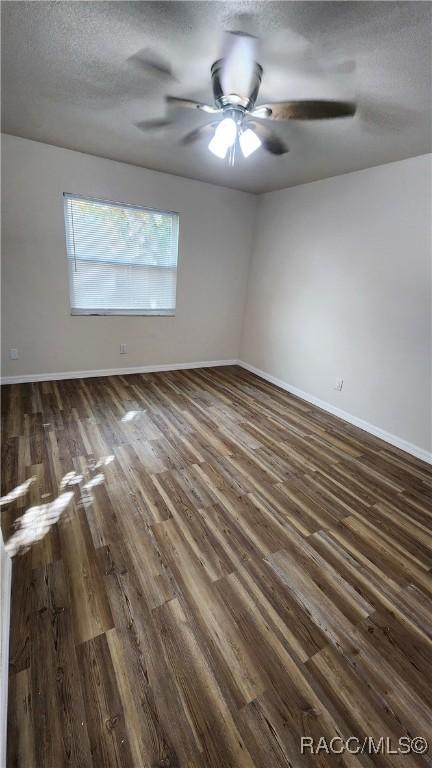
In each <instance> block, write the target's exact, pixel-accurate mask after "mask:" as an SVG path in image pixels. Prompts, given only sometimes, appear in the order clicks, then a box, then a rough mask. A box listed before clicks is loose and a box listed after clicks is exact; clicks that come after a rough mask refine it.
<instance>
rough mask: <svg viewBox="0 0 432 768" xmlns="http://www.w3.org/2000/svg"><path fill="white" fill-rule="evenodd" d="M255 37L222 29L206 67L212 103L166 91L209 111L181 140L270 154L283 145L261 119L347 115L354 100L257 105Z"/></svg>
mask: <svg viewBox="0 0 432 768" xmlns="http://www.w3.org/2000/svg"><path fill="white" fill-rule="evenodd" d="M257 44H258V39H257V38H256V37H255V36H253V35H249V34H246V33H244V32H227V33H225V42H224V47H223V51H222V56H221V58H220V59H218V60H217V61H215V63H214V64H213V65H212V67H211V79H212V87H213V97H214V104H213V105H210V104H205V103H202V102H197V101H192V100H191V99H183V98H178V97H176V96H166V97H165V98H166V103H167V105H168V107H169V108H171V109H172V108H185V109H194V110H199V111H200V112H205V113H207V114H209V115H212V117H213V119H212V120H211V122H209V123H206V124H205V125H201V126H199V127H198V128H195V129H194V130H193V131H190V133H188V134H186V136H184V137H183V139H182V140H181V142H182V144H191V143H193V142H195V141H198V140H201V139H209V140H210V141H209V144H208V148H209V150H210V152H212V153H213V154H214V155H216V156H217V157H219V158H221V159H225V158H226V156H227V155H228V157H229V159H230V162H231V163H233V162H234V157H235V152H236V147H237V145H239V146H240V150H241V152H242V154H243V156H244V157H245V158H247V157H249V156H250V155H251V154H252V153H253V152H255V151H256V150H257V149H258V148H259V147H261V146H262V147H263V149H265V150H267V152H270V153H271V154H272V155H283V154H285V153H286V152H288V151H289V149H288V146H287V145H286V144H285V142H284V141H282V140H281V139H280V138H279V137H278V136H277V134H276V133H275V132H274V131H272V129H271V128H269V126H268V125H266V124H265V123H264V122H262V121H263V120H282V121H286V120H323V119H328V118H335V117H351V116H352V115H354V113H355V111H356V105H355V103H353V102H350V101H333V100H310V99H308V100H296V101H278V102H272V103H268V104H260V105H258V106H257V105H256V100H257V97H258V92H259V89H260V85H261V79H262V74H263V68H262V67H261V65H260V64H258V62H257V61H256V53H257ZM171 123H172V120H171V119H169V118H166V119H162V120H150V121H142V122H140V123H136V125H137V127H138V128H140V129H141V130H144V131H145V130H149V129H154V128H158V127H161V126H165V125H169V124H171Z"/></svg>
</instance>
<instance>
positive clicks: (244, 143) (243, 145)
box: [239, 128, 262, 158]
mask: <svg viewBox="0 0 432 768" xmlns="http://www.w3.org/2000/svg"><path fill="white" fill-rule="evenodd" d="M239 141H240V149H241V151H242V154H243V157H245V158H246V157H249V155H252V154H253V152H256V150H257V149H259V147H260V146H261V145H262V141H261V139H260V138H259V137H258V136H257V135H256V133H255V131H252V130H251V129H250V128H247V129H246V130H245V131H242V133H241V134H240V138H239Z"/></svg>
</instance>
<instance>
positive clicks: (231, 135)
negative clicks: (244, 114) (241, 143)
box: [208, 117, 237, 160]
mask: <svg viewBox="0 0 432 768" xmlns="http://www.w3.org/2000/svg"><path fill="white" fill-rule="evenodd" d="M236 138H237V124H236V122H235V120H233V119H232V118H231V117H226V118H225V119H224V120H222V122H220V123H219V125H218V126H217V128H216V130H215V134H214V136H213V138H212V140H211V142H210V144H209V145H208V148H209V150H210V152H212V153H213V154H214V155H216V157H220V158H221V160H223V159H224V158H225V156H226V153H227V152H228V150H229V148H230V147H232V146H233V144H234V143H235V140H236Z"/></svg>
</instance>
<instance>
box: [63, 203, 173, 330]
mask: <svg viewBox="0 0 432 768" xmlns="http://www.w3.org/2000/svg"><path fill="white" fill-rule="evenodd" d="M64 214H65V228H66V246H67V258H68V266H69V289H70V303H71V312H72V314H73V315H174V314H175V308H176V282H177V251H178V214H177V213H170V212H169V211H156V210H152V209H151V208H140V207H138V206H135V205H126V204H124V203H110V202H105V201H102V200H92V199H87V198H84V197H79V196H78V195H70V194H64Z"/></svg>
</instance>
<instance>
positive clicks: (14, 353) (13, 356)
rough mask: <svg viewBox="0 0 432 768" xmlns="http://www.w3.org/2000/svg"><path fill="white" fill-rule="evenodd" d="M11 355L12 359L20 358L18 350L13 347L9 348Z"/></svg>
mask: <svg viewBox="0 0 432 768" xmlns="http://www.w3.org/2000/svg"><path fill="white" fill-rule="evenodd" d="M9 357H10V359H11V360H18V350H17V349H14V348H11V349H10V350H9Z"/></svg>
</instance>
